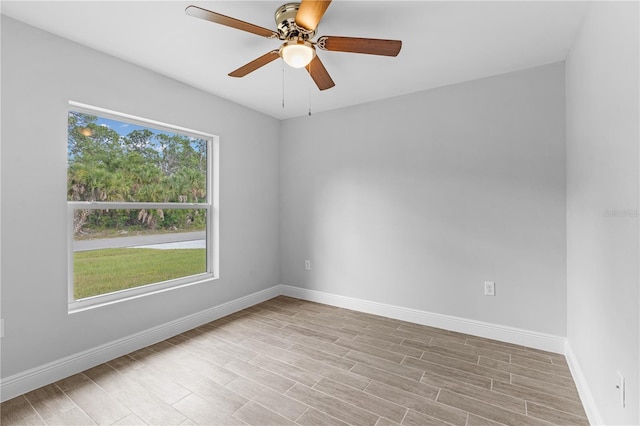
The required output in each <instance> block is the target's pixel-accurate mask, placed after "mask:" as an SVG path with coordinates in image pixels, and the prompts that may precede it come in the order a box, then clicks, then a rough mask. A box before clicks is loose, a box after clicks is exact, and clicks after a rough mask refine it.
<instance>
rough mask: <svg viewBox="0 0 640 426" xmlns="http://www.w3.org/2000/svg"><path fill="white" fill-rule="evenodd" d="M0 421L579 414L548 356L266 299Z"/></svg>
mask: <svg viewBox="0 0 640 426" xmlns="http://www.w3.org/2000/svg"><path fill="white" fill-rule="evenodd" d="M0 409H1V412H2V417H1V421H2V425H13V424H51V425H79V424H82V425H84V424H101V425H111V424H114V425H136V424H149V425H180V424H182V425H194V424H197V425H215V424H222V425H245V424H249V425H260V426H262V425H294V424H297V425H347V424H348V425H378V426H381V425H396V424H402V425H460V426H462V425H498V424H503V425H548V424H559V425H587V424H588V421H587V419H586V416H585V412H584V410H583V407H582V405H581V403H580V399H579V397H578V393H577V391H576V387H575V385H574V382H573V380H572V378H571V375H570V373H569V368H568V367H567V363H566V361H565V358H564V357H563V356H562V355H558V354H553V353H548V352H542V351H538V350H532V349H529V348H525V347H522V346H516V345H512V344H508V343H501V342H497V341H492V340H488V339H483V338H478V337H474V336H469V335H463V334H460V333H454V332H448V331H445V330H441V329H435V328H431V327H426V326H421V325H416V324H411V323H407V322H403V321H398V320H393V319H388V318H383V317H378V316H374V315H369V314H363V313H359V312H354V311H349V310H346V309H340V308H335V307H331V306H326V305H321V304H317V303H311V302H306V301H301V300H297V299H292V298H288V297H277V298H275V299H272V300H269V301H267V302H264V303H261V304H259V305H256V306H253V307H251V308H249V309H246V310H244V311H241V312H237V313H235V314H233V315H230V316H228V317H225V318H222V319H220V320H218V321H214V322H211V323H209V324H206V325H204V326H202V327H198V328H196V329H194V330H191V331H188V332H186V333H183V334H180V335H178V336H175V337H173V338H171V339H168V340H166V341H163V342H160V343H158V344H155V345H153V346H150V347H148V348H145V349H142V350H139V351H137V352H133V353H131V354H129V355H126V356H123V357H120V358H117V359H115V360H113V361H110V362H108V363H106V364H102V365H100V366H98V367H95V368H92V369H90V370H87V371H85V372H83V373H80V374H76V375H74V376H71V377H69V378H66V379H64V380H60V381H58V382H56V383H54V384H51V385H48V386H45V387H43V388H40V389H37V390H35V391H33V392H29V393H27V394H25V395H22V396H19V397H17V398H14V399H12V400H9V401H7V402H5V403H3V404H2V405H1V406H0Z"/></svg>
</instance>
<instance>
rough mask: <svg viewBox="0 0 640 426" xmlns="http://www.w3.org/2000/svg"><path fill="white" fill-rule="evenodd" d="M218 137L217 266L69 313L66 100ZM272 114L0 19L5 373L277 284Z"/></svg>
mask: <svg viewBox="0 0 640 426" xmlns="http://www.w3.org/2000/svg"><path fill="white" fill-rule="evenodd" d="M69 100H75V101H78V102H83V103H87V104H92V105H97V106H100V107H104V108H108V109H112V110H117V111H122V112H126V113H129V114H133V115H138V116H141V117H147V118H152V119H155V120H158V121H162V122H167V123H172V124H175V125H178V126H183V127H187V128H192V129H195V130H200V131H204V132H208V133H212V134H216V135H219V136H220V156H221V164H220V180H221V183H222V185H221V194H220V205H221V211H220V247H221V255H220V274H221V278H220V279H219V280H216V281H211V282H207V283H205V284H200V285H194V286H190V287H187V288H182V289H178V290H172V291H168V292H165V293H162V294H156V295H153V296H148V297H143V298H139V299H136V300H132V301H127V302H123V303H117V304H114V305H111V306H107V307H102V308H99V309H93V310H90V311H86V312H81V313H76V314H72V315H69V314H68V313H67V272H66V264H67V254H66V241H67V224H66V146H67V130H66V121H67V107H68V101H69ZM278 133H279V123H278V121H277V120H275V119H273V118H270V117H267V116H265V115H262V114H259V113H256V112H254V111H251V110H249V109H247V108H244V107H241V106H239V105H236V104H233V103H230V102H227V101H225V100H222V99H219V98H216V97H214V96H211V95H207V94H205V93H203V92H202V91H199V90H196V89H193V88H191V87H189V86H186V85H184V84H181V83H178V82H176V81H174V80H171V79H168V78H166V77H162V76H160V75H157V74H154V73H152V72H150V71H147V70H144V69H142V68H139V67H136V66H134V65H131V64H129V63H126V62H122V61H120V60H117V59H115V58H113V57H110V56H107V55H104V54H102V53H98V52H96V51H94V50H91V49H89V48H86V47H83V46H80V45H78V44H75V43H72V42H69V41H67V40H64V39H61V38H58V37H56V36H53V35H51V34H48V33H45V32H42V31H40V30H36V29H34V28H32V27H28V26H26V25H24V24H21V23H19V22H17V21H15V20H12V19H10V18H6V17H4V16H3V17H2V163H1V166H2V215H1V218H2V315H3V318H4V319H5V331H6V334H5V338H4V339H2V376H3V377H7V376H9V375H12V374H15V373H18V372H22V371H25V370H27V369H29V368H32V367H35V366H39V365H42V364H45V363H47V362H50V361H53V360H56V359H59V358H61V357H64V356H66V355H70V354H75V353H78V352H81V351H83V350H86V349H88V348H93V347H95V346H98V345H101V344H104V343H106V342H109V341H112V340H115V339H118V338H121V337H124V336H127V335H130V334H132V333H136V332H138V331H142V330H146V329H149V328H151V327H154V326H157V325H159V324H163V323H165V322H168V321H171V320H174V319H177V318H181V317H183V316H185V315H189V314H192V313H195V312H198V311H201V310H204V309H206V308H209V307H212V306H215V305H218V304H220V303H223V302H226V301H229V300H233V299H236V298H238V297H241V296H245V295H247V294H250V293H253V292H256V291H259V290H262V289H265V288H268V287H271V286H273V285H276V284H278V283H279V281H280V279H279V263H278V238H279V230H278V164H279V161H278Z"/></svg>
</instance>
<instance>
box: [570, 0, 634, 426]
mask: <svg viewBox="0 0 640 426" xmlns="http://www.w3.org/2000/svg"><path fill="white" fill-rule="evenodd" d="M638 37H639V34H638V3H637V2H595V3H593V4H592V6H591V10H590V11H589V13H588V15H587V16H586V18H585V21H584V23H583V26H582V28H581V31H580V33H579V34H578V37H577V38H576V40H575V42H574V45H573V46H572V48H571V51H570V53H569V56H568V58H567V61H566V67H567V76H566V78H567V277H568V282H567V299H568V300H567V302H568V303H567V337H568V341H569V344H570V345H571V348H572V350H573V352H574V353H575V355H576V358H577V360H578V362H579V364H580V366H581V368H582V370H583V372H584V375H585V377H586V379H587V382H588V385H589V388H590V389H591V392H592V393H593V396H594V399H595V402H596V405H597V406H598V408H599V410H600V412H601V413H600V414H601V415H602V418H603V421H604V422H605V423H606V424H640V416H639V414H638V399H639V395H638V378H639V374H640V372H639V371H638V364H639V363H640V353H639V352H638V349H639V345H640V342H639V334H640V328H639V325H638V321H639V313H640V305H639V297H640V296H639V294H638V256H639V254H640V253H639V252H638V207H639V205H638V191H639V188H638V186H639V174H638V155H639V152H638V141H639V140H640V135H639V132H638V126H639V123H638V117H639V113H640V111H639V108H638V102H639V99H638V90H639V87H638V76H639V75H640V74H639V73H640V69H639V67H638V61H639V58H638V52H639V45H638ZM616 370H619V371H620V372H622V373H623V374H624V375H625V376H626V379H627V408H624V409H623V408H621V406H620V403H619V394H618V392H617V390H616V389H615V385H616V380H617V377H616Z"/></svg>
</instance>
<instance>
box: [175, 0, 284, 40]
mask: <svg viewBox="0 0 640 426" xmlns="http://www.w3.org/2000/svg"><path fill="white" fill-rule="evenodd" d="M185 13H186V14H187V15H189V16H193V17H195V18H200V19H204V20H205V21H210V22H214V23H216V24H220V25H226V26H227V27H231V28H235V29H238V30H242V31H247V32H250V33H253V34H257V35H260V36H263V37H267V38H279V36H278V33H277V32H275V31H271V30H269V29H267V28H263V27H260V26H258V25H253V24H250V23H248V22H244V21H241V20H239V19H235V18H231V17H229V16H225V15H221V14H219V13H216V12H212V11H210V10H207V9H203V8H201V7H198V6H194V5H191V6H187V8H186V9H185Z"/></svg>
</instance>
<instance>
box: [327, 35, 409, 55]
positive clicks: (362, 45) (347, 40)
mask: <svg viewBox="0 0 640 426" xmlns="http://www.w3.org/2000/svg"><path fill="white" fill-rule="evenodd" d="M316 46H317V47H319V48H320V49H324V50H330V51H332V52H352V53H366V54H368V55H383V56H398V53H400V49H401V48H402V41H400V40H383V39H379V38H357V37H334V36H322V37H320V38H319V39H318V42H317V43H316Z"/></svg>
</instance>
